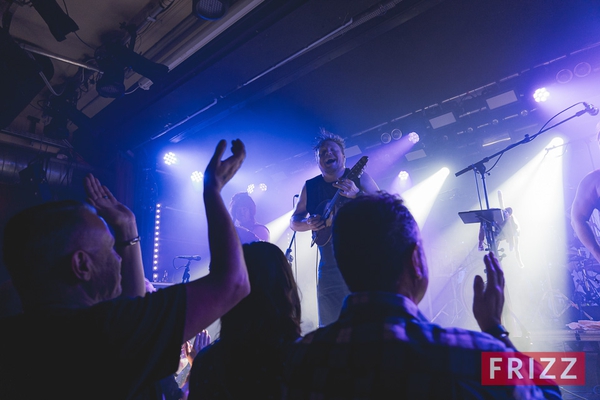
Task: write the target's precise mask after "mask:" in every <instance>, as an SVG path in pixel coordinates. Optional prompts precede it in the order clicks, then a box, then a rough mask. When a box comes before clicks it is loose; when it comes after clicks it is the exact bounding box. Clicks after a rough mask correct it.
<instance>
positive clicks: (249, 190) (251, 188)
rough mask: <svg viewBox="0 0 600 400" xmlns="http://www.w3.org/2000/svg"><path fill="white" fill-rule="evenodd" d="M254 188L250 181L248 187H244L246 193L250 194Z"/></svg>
mask: <svg viewBox="0 0 600 400" xmlns="http://www.w3.org/2000/svg"><path fill="white" fill-rule="evenodd" d="M254 188H255V186H254V183H251V184H249V185H248V188H247V189H246V191H247V192H248V194H252V193H254Z"/></svg>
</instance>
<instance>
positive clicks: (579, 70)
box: [573, 62, 592, 78]
mask: <svg viewBox="0 0 600 400" xmlns="http://www.w3.org/2000/svg"><path fill="white" fill-rule="evenodd" d="M590 72H592V66H591V65H590V63H587V62H580V63H579V64H577V65H576V66H575V68H573V73H574V74H575V76H576V77H578V78H583V77H585V76H588V75H589V74H590Z"/></svg>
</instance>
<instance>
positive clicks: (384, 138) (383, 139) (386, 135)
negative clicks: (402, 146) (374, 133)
mask: <svg viewBox="0 0 600 400" xmlns="http://www.w3.org/2000/svg"><path fill="white" fill-rule="evenodd" d="M391 141H392V135H390V134H389V133H388V132H383V133H382V134H381V143H383V144H388V143H389V142H391Z"/></svg>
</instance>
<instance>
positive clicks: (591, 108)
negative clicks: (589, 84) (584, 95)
mask: <svg viewBox="0 0 600 400" xmlns="http://www.w3.org/2000/svg"><path fill="white" fill-rule="evenodd" d="M583 106H584V107H585V112H586V113H588V114H590V115H591V116H592V117H595V116H596V115H598V107H594V105H593V104H588V103H586V102H584V103H583Z"/></svg>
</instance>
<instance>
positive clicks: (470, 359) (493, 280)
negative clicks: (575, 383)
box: [283, 193, 560, 400]
mask: <svg viewBox="0 0 600 400" xmlns="http://www.w3.org/2000/svg"><path fill="white" fill-rule="evenodd" d="M332 240H333V247H334V252H335V257H336V260H337V262H338V266H339V269H340V271H341V273H342V276H343V278H344V279H345V281H346V283H347V284H348V288H349V289H350V291H351V294H350V295H348V296H347V297H346V299H345V300H344V306H343V308H342V312H341V314H340V317H339V319H338V320H337V321H335V322H333V323H331V324H330V325H327V326H325V327H323V328H320V329H318V330H316V331H314V332H312V333H309V334H307V335H306V336H304V337H303V338H302V339H301V340H300V341H298V342H296V343H294V344H293V345H292V346H291V347H290V352H289V355H288V357H287V358H286V360H287V361H286V363H285V367H286V368H285V373H284V381H285V383H286V385H285V386H286V388H285V390H284V397H283V398H284V399H290V400H292V399H293V400H297V399H321V400H326V399H357V400H358V399H361V400H371V399H385V398H390V394H393V396H392V397H393V398H399V399H460V400H464V399H483V398H486V399H487V398H490V399H492V398H493V399H513V398H522V399H525V398H528V399H532V398H536V399H537V398H543V397H546V398H552V399H559V398H560V391H559V389H558V387H557V386H553V385H549V386H533V385H525V386H483V385H482V384H481V379H482V375H481V371H482V369H481V366H482V352H485V351H498V352H502V351H514V346H513V345H512V343H511V342H510V340H509V339H508V333H507V332H506V330H505V329H504V328H503V327H502V325H500V321H501V319H500V316H501V313H502V308H503V305H504V294H503V288H504V275H503V273H502V270H501V268H500V265H499V263H498V260H497V259H496V257H495V256H494V255H493V254H492V253H489V254H487V255H486V256H485V257H484V262H485V267H486V270H487V284H486V285H484V281H483V279H482V278H481V276H477V277H476V278H475V281H474V291H475V296H474V300H473V313H474V316H475V319H476V321H477V323H478V324H479V327H480V328H481V330H482V331H483V332H486V333H482V332H474V331H467V330H464V329H458V328H442V327H440V326H437V325H435V324H432V323H430V322H428V321H427V319H426V318H425V317H424V316H423V315H422V314H421V312H420V311H419V309H418V308H417V304H419V302H420V301H421V300H422V299H423V297H424V295H425V292H426V290H427V286H428V277H429V272H428V266H427V261H426V259H425V252H424V248H423V243H422V241H421V236H420V232H419V228H418V226H417V223H416V222H415V220H414V218H413V216H412V215H411V213H410V212H409V211H408V209H407V208H406V207H405V206H404V204H403V202H402V200H401V199H400V198H398V197H396V196H392V195H389V194H385V193H379V194H375V195H365V196H361V197H358V198H356V199H354V200H350V201H349V202H348V203H347V204H345V205H344V206H342V207H341V209H340V210H339V211H338V213H337V215H336V217H335V218H334V221H333V238H332Z"/></svg>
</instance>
